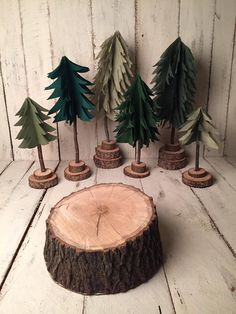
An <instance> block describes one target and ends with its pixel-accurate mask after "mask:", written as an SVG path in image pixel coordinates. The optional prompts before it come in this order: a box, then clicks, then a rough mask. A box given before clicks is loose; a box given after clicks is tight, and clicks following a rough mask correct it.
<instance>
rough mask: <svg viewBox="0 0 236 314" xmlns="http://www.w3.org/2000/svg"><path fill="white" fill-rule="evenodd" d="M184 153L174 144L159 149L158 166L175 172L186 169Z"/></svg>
mask: <svg viewBox="0 0 236 314" xmlns="http://www.w3.org/2000/svg"><path fill="white" fill-rule="evenodd" d="M186 165H187V158H186V157H185V151H184V149H183V148H181V146H180V145H179V144H178V143H176V144H167V145H165V146H163V147H161V148H160V149H159V156H158V166H159V167H161V168H164V169H167V170H177V169H181V168H184V167H186Z"/></svg>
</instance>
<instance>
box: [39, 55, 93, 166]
mask: <svg viewBox="0 0 236 314" xmlns="http://www.w3.org/2000/svg"><path fill="white" fill-rule="evenodd" d="M88 71H89V68H87V67H84V66H80V65H77V64H75V63H74V62H72V61H70V60H69V59H68V58H67V57H65V56H64V57H62V59H61V62H60V64H59V66H58V67H57V68H56V69H55V70H54V71H52V72H50V73H49V74H48V77H49V78H51V79H56V80H55V81H54V82H53V83H52V84H51V85H50V86H48V87H46V88H45V89H46V90H48V89H54V91H53V93H52V94H51V96H50V97H49V98H48V99H53V98H58V100H57V102H56V104H55V105H54V106H53V107H52V109H51V110H50V111H49V114H53V113H56V115H55V117H54V122H60V121H65V122H66V123H69V124H70V125H71V124H73V134H74V146H75V162H76V163H79V161H80V155H79V144H78V137H77V117H78V118H79V119H81V120H82V121H90V120H91V119H92V118H93V115H92V114H91V110H93V109H94V105H93V103H92V102H91V101H90V100H89V99H88V98H87V97H86V96H85V95H86V94H87V95H90V94H92V92H91V90H90V89H89V88H88V86H91V85H92V83H91V82H89V81H88V80H86V79H84V78H83V77H82V76H81V75H80V74H79V73H85V72H88Z"/></svg>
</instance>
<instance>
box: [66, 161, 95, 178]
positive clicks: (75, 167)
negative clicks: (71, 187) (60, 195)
mask: <svg viewBox="0 0 236 314" xmlns="http://www.w3.org/2000/svg"><path fill="white" fill-rule="evenodd" d="M64 176H65V178H66V179H67V180H69V181H81V180H85V179H87V178H89V177H90V176H91V170H90V168H89V166H87V165H86V164H85V162H84V161H82V160H80V162H78V163H76V162H75V161H74V160H73V161H70V162H69V167H67V168H66V169H65V171H64Z"/></svg>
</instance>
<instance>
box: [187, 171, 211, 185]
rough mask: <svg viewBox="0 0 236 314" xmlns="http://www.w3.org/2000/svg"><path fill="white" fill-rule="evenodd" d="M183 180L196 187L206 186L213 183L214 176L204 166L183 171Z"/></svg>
mask: <svg viewBox="0 0 236 314" xmlns="http://www.w3.org/2000/svg"><path fill="white" fill-rule="evenodd" d="M182 181H183V183H184V184H186V185H188V186H191V187H194V188H206V187H208V186H211V185H212V184H213V176H212V175H211V174H210V173H209V172H207V171H206V170H205V169H203V168H199V169H198V170H196V169H195V168H191V169H189V170H187V171H185V172H183V173H182Z"/></svg>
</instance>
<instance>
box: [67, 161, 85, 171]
mask: <svg viewBox="0 0 236 314" xmlns="http://www.w3.org/2000/svg"><path fill="white" fill-rule="evenodd" d="M84 169H85V162H84V161H83V160H80V162H78V163H76V162H75V161H74V160H72V161H70V162H69V170H70V172H73V173H78V172H81V171H83V170H84Z"/></svg>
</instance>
